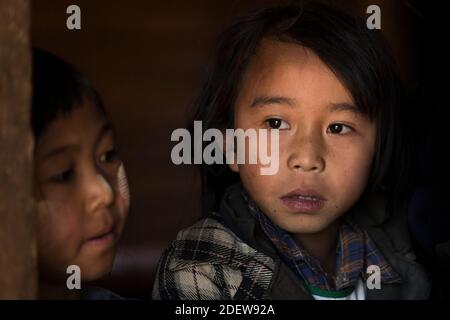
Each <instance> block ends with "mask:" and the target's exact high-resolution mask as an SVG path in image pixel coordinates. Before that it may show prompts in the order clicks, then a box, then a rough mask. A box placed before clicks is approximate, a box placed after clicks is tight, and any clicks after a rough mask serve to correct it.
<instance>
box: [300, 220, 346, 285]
mask: <svg viewBox="0 0 450 320" xmlns="http://www.w3.org/2000/svg"><path fill="white" fill-rule="evenodd" d="M338 230H339V221H338V220H336V221H335V222H333V223H332V224H331V225H329V226H328V227H327V228H326V229H324V230H322V231H320V232H318V233H313V234H295V235H294V236H295V239H296V240H297V241H298V242H299V243H300V244H301V246H302V247H303V248H304V249H305V250H306V251H307V252H308V253H309V254H310V255H311V256H313V257H314V258H316V259H317V260H319V262H320V266H321V267H322V269H323V270H324V271H325V272H326V273H327V274H328V275H330V276H335V273H336V246H337V238H338Z"/></svg>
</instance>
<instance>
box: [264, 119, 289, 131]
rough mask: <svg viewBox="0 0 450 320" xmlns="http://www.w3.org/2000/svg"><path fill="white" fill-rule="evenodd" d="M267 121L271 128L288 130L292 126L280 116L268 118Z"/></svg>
mask: <svg viewBox="0 0 450 320" xmlns="http://www.w3.org/2000/svg"><path fill="white" fill-rule="evenodd" d="M266 123H267V125H268V126H269V127H270V128H271V129H277V130H286V129H289V128H290V127H289V124H288V123H287V122H286V121H284V120H281V119H278V118H270V119H267V120H266Z"/></svg>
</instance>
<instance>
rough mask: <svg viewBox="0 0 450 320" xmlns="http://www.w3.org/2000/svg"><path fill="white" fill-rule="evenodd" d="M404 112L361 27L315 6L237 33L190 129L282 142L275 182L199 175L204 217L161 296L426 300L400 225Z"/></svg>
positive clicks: (273, 15) (237, 172)
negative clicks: (196, 125)
mask: <svg viewBox="0 0 450 320" xmlns="http://www.w3.org/2000/svg"><path fill="white" fill-rule="evenodd" d="M402 112H403V105H402V104H401V99H400V93H399V84H398V80H397V77H396V75H395V72H394V66H393V62H392V61H391V58H390V56H389V55H388V54H387V51H386V49H385V45H384V43H383V40H382V38H381V35H380V33H379V32H378V31H376V30H368V29H367V28H366V25H365V21H363V20H360V19H356V18H353V17H351V16H349V15H347V14H345V13H343V12H340V11H339V10H336V9H334V8H330V7H328V6H325V5H322V4H317V3H309V4H308V5H306V6H304V7H296V6H288V7H277V8H269V9H265V10H262V11H259V12H256V13H253V14H251V15H249V16H246V17H244V18H243V19H242V20H240V21H239V22H237V23H236V24H234V25H233V26H232V27H231V28H230V29H228V30H227V31H226V32H225V33H224V34H223V35H222V37H221V39H220V42H219V47H218V51H217V56H216V61H215V64H214V66H213V69H212V73H211V75H210V77H209V78H208V81H207V82H206V85H205V86H204V89H203V92H202V94H201V96H200V99H199V100H198V112H197V113H196V116H195V119H196V120H201V121H203V123H204V124H205V126H206V127H207V128H219V129H221V130H223V131H224V130H225V129H227V128H235V129H236V128H241V129H244V130H246V129H251V128H252V129H262V128H264V129H268V130H278V132H279V170H278V172H277V173H276V174H274V175H260V168H261V166H262V165H261V164H260V163H258V164H230V165H229V166H228V167H226V166H224V165H222V166H217V167H204V168H203V174H204V181H205V183H206V190H207V191H206V195H205V197H206V199H207V201H206V209H207V211H209V212H210V213H209V215H208V217H206V218H204V219H202V220H200V221H198V222H197V223H195V224H194V225H193V226H191V227H189V228H187V229H186V230H183V231H181V232H180V233H179V234H178V236H177V239H176V240H175V241H174V242H173V243H172V245H171V246H170V248H168V249H167V250H166V251H165V253H164V254H163V256H162V258H161V261H160V265H159V271H158V274H157V280H156V282H155V286H154V291H153V295H154V297H155V298H161V299H352V300H353V299H358V300H360V299H424V298H427V296H428V292H429V283H428V280H427V277H426V275H425V273H424V271H423V269H422V267H421V266H419V265H418V264H417V263H416V262H415V261H414V254H413V252H412V250H411V246H410V241H409V237H408V232H407V229H406V222H405V215H404V214H405V212H406V205H405V204H406V202H405V199H406V196H407V194H408V191H409V189H408V183H409V176H410V170H409V149H408V144H407V140H406V139H405V135H406V134H405V129H406V126H405V124H404V123H402ZM247 152H248V151H247ZM247 159H248V158H247ZM233 181H235V183H233ZM219 199H220V200H219Z"/></svg>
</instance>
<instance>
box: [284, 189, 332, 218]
mask: <svg viewBox="0 0 450 320" xmlns="http://www.w3.org/2000/svg"><path fill="white" fill-rule="evenodd" d="M280 199H281V201H282V202H283V204H284V205H285V206H286V207H288V208H289V209H290V210H292V211H294V212H301V213H314V212H316V211H318V210H320V209H321V208H322V207H323V206H324V204H325V201H327V200H326V199H325V197H323V196H322V195H321V194H319V193H318V192H316V191H314V190H311V189H295V190H293V191H291V192H289V193H287V194H285V195H284V196H281V197H280Z"/></svg>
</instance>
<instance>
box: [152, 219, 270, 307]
mask: <svg viewBox="0 0 450 320" xmlns="http://www.w3.org/2000/svg"><path fill="white" fill-rule="evenodd" d="M221 221H222V220H221V217H220V215H219V214H217V213H213V214H211V215H210V216H208V217H207V218H204V219H201V220H199V221H197V222H196V223H195V224H193V225H192V226H190V227H188V228H186V229H183V230H181V231H180V232H179V233H178V236H177V238H176V240H175V241H173V242H172V244H171V245H170V247H169V248H167V249H166V251H165V252H164V254H163V255H162V257H161V259H160V262H159V267H158V272H157V276H156V279H155V284H154V287H153V297H154V298H155V299H231V298H235V299H261V298H264V297H266V294H267V290H268V288H269V285H270V283H271V279H272V275H273V272H274V269H275V261H274V260H273V259H272V258H270V257H269V256H267V255H265V254H264V253H262V252H259V251H257V250H255V249H254V248H252V247H250V246H249V245H248V244H246V243H245V242H244V241H242V240H241V239H240V238H239V237H238V236H237V235H236V234H235V233H233V231H231V229H230V228H228V227H227V226H226V225H225V224H224V223H222V222H221Z"/></svg>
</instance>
